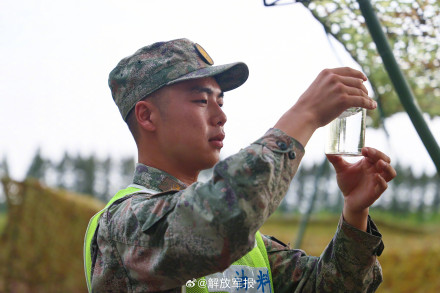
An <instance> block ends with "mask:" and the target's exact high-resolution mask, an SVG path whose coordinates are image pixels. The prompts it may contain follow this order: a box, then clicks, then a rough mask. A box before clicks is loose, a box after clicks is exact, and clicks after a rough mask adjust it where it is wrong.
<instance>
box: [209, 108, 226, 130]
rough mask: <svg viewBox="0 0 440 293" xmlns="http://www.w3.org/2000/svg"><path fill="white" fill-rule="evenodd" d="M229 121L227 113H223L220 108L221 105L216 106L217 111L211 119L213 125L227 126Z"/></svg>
mask: <svg viewBox="0 0 440 293" xmlns="http://www.w3.org/2000/svg"><path fill="white" fill-rule="evenodd" d="M227 120H228V119H227V118H226V114H225V112H223V110H222V108H220V106H219V105H217V104H215V109H214V111H213V115H212V117H211V123H212V125H214V126H216V125H218V126H223V125H225V123H226V121H227Z"/></svg>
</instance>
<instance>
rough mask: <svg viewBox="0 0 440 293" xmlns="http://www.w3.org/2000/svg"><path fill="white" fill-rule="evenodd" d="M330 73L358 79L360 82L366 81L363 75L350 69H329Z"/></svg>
mask: <svg viewBox="0 0 440 293" xmlns="http://www.w3.org/2000/svg"><path fill="white" fill-rule="evenodd" d="M331 71H332V72H334V73H336V74H339V75H343V76H351V77H355V78H360V79H362V80H367V77H366V76H365V74H363V73H362V72H360V71H359V70H356V69H353V68H350V67H338V68H333V69H331Z"/></svg>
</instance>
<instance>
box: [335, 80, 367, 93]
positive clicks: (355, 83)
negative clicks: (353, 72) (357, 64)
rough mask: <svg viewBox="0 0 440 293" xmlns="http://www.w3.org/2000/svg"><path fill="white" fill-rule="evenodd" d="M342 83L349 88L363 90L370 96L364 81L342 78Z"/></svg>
mask: <svg viewBox="0 0 440 293" xmlns="http://www.w3.org/2000/svg"><path fill="white" fill-rule="evenodd" d="M341 82H342V83H343V84H345V85H346V86H348V87H352V88H356V89H360V90H362V92H364V93H365V94H366V95H367V96H368V90H367V88H366V87H365V85H364V81H363V80H362V79H359V78H354V77H348V76H341Z"/></svg>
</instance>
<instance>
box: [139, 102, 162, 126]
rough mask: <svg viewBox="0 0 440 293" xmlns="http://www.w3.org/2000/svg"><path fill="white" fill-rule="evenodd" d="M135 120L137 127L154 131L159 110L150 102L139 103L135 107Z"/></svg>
mask: <svg viewBox="0 0 440 293" xmlns="http://www.w3.org/2000/svg"><path fill="white" fill-rule="evenodd" d="M135 114H136V120H137V122H138V124H139V127H140V128H142V129H144V130H146V131H155V130H156V128H157V115H159V109H158V108H157V107H156V106H155V105H154V104H153V103H151V102H150V101H139V102H137V103H136V106H135Z"/></svg>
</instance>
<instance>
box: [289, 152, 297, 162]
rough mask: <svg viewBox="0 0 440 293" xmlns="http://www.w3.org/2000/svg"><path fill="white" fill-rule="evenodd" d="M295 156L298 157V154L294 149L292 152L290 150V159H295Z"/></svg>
mask: <svg viewBox="0 0 440 293" xmlns="http://www.w3.org/2000/svg"><path fill="white" fill-rule="evenodd" d="M295 158H296V154H295V152H294V151H290V152H289V159H291V160H293V159H295Z"/></svg>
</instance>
